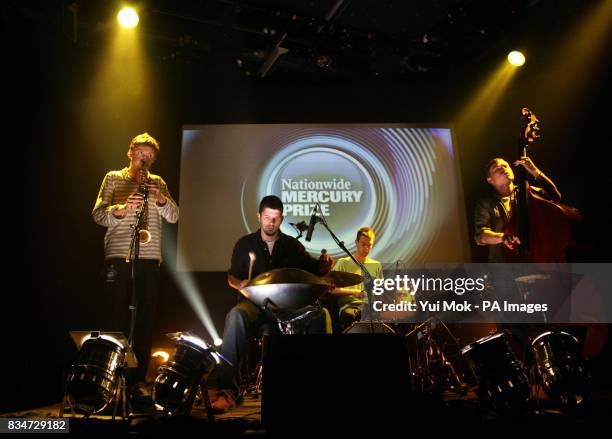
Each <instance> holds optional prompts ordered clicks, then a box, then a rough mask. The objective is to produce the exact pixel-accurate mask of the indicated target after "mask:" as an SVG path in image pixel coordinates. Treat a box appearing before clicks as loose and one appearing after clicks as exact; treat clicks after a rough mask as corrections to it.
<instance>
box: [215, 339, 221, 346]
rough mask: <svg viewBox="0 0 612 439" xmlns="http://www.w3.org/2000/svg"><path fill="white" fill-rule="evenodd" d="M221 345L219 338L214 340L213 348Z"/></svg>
mask: <svg viewBox="0 0 612 439" xmlns="http://www.w3.org/2000/svg"><path fill="white" fill-rule="evenodd" d="M222 344H223V340H222V339H220V338H216V339H215V346H221V345H222Z"/></svg>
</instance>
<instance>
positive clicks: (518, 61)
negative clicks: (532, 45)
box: [508, 50, 525, 67]
mask: <svg viewBox="0 0 612 439" xmlns="http://www.w3.org/2000/svg"><path fill="white" fill-rule="evenodd" d="M508 62H509V63H510V64H512V65H513V66H516V67H520V66H522V65H523V64H525V55H523V54H522V53H521V52H519V51H518V50H513V51H512V52H510V53H509V54H508Z"/></svg>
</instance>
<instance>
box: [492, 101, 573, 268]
mask: <svg viewBox="0 0 612 439" xmlns="http://www.w3.org/2000/svg"><path fill="white" fill-rule="evenodd" d="M521 118H522V120H523V122H524V124H523V126H522V127H521V133H520V135H519V139H518V154H519V157H521V158H523V157H529V156H528V148H529V147H530V146H531V145H533V144H534V143H535V142H536V141H537V140H538V139H540V137H541V128H540V121H539V120H538V118H537V117H536V116H535V114H534V113H533V112H532V111H531V110H529V109H528V108H523V109H521ZM516 183H517V189H516V190H517V201H518V202H517V205H516V209H517V212H515V213H514V214H513V215H512V219H511V221H510V222H509V224H508V225H507V226H506V228H505V229H504V233H508V234H511V235H513V236H517V237H518V238H519V239H520V241H521V244H520V245H518V246H517V247H516V249H514V250H508V251H507V254H506V261H508V262H531V263H538V262H557V263H563V262H568V258H567V255H568V250H570V249H571V248H572V247H574V246H575V245H576V243H575V242H574V240H573V237H572V224H573V223H576V222H578V221H581V219H582V216H581V214H580V212H579V211H578V209H576V208H574V207H570V206H566V205H564V204H562V203H560V202H558V201H554V200H550V199H548V198H545V197H544V196H543V195H542V194H540V193H538V192H537V191H535V190H534V189H533V188H532V187H531V185H530V184H529V182H528V181H527V172H526V170H525V168H524V167H522V166H519V168H518V170H517V178H516Z"/></svg>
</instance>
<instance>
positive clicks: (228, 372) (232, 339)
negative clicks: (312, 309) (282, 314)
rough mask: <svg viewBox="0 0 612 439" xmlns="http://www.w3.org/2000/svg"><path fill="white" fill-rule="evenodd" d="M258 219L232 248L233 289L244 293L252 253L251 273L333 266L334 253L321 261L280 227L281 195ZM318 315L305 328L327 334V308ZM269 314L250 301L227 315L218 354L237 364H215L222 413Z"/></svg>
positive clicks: (232, 400) (266, 202)
mask: <svg viewBox="0 0 612 439" xmlns="http://www.w3.org/2000/svg"><path fill="white" fill-rule="evenodd" d="M257 220H258V222H259V224H260V225H261V228H260V229H259V230H257V231H256V232H255V233H251V234H249V235H246V236H243V237H242V238H240V239H239V240H238V242H236V244H235V246H234V251H233V254H232V265H231V268H230V269H229V271H228V274H227V281H228V283H229V285H230V286H231V287H232V288H235V289H236V290H238V291H240V290H242V289H243V288H244V287H246V285H247V284H248V282H249V279H248V277H249V264H250V257H249V253H251V252H252V253H254V254H255V261H254V263H253V267H252V271H251V276H252V277H256V276H257V275H259V274H261V273H264V272H266V271H270V270H273V269H275V268H299V269H302V270H306V271H309V272H311V273H314V274H318V275H323V274H326V273H327V272H328V271H329V269H330V268H331V266H332V264H333V259H332V258H331V257H330V256H328V255H322V256H321V258H320V259H315V258H313V257H312V256H311V255H310V254H308V253H307V252H306V250H305V249H304V246H303V245H302V244H301V243H300V242H299V241H298V240H297V239H295V238H293V237H292V236H288V235H285V234H284V233H282V232H281V231H280V226H281V223H282V222H283V203H282V201H281V200H280V198H278V197H276V196H274V195H269V196H266V197H264V198H263V199H262V200H261V202H260V204H259V212H258V213H257ZM315 314H316V315H313V316H311V317H310V318H309V320H308V323H307V327H306V332H309V333H325V332H329V331H330V330H331V323H330V319H329V315H328V314H326V311H325V310H324V309H321V310H320V312H318V313H315ZM269 317H270V316H269V315H266V313H265V312H264V311H263V310H262V309H260V308H258V307H257V306H256V305H255V304H253V303H252V302H251V301H249V300H246V299H245V300H242V301H241V302H240V303H238V304H237V305H236V306H234V307H233V308H232V309H231V310H230V312H229V313H228V314H227V316H226V318H225V328H224V330H223V344H222V345H221V348H220V353H221V354H222V355H223V356H224V357H225V358H227V359H228V360H229V361H230V362H231V363H232V364H233V367H232V366H230V365H228V364H227V363H225V362H221V363H220V364H219V366H218V368H217V393H216V399H215V400H214V401H213V409H214V410H215V411H217V412H223V411H225V410H228V409H231V408H233V407H234V406H235V405H236V401H237V399H238V397H239V383H240V362H241V360H243V357H244V353H245V352H246V349H247V343H248V339H249V336H254V335H256V333H257V330H258V328H260V327H261V325H263V324H264V323H267V322H272V323H274V322H273V321H271V320H270V318H269ZM328 328H329V329H328Z"/></svg>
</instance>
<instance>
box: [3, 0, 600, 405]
mask: <svg viewBox="0 0 612 439" xmlns="http://www.w3.org/2000/svg"><path fill="white" fill-rule="evenodd" d="M43 3H44V2H40V3H39V2H7V3H6V4H5V5H4V6H3V28H4V33H5V39H4V46H5V48H6V49H7V53H8V54H9V58H8V61H7V59H6V58H5V62H4V65H5V68H6V69H8V73H9V74H10V77H9V79H8V80H7V81H5V89H6V92H7V93H6V94H5V96H6V98H5V100H4V107H5V111H4V113H5V114H7V115H8V116H7V118H6V119H5V123H6V126H5V139H4V142H3V144H4V148H5V151H7V152H8V153H9V154H8V155H9V160H6V161H5V166H6V168H7V169H6V171H7V172H6V174H8V173H9V172H11V171H12V172H14V173H15V174H16V175H15V176H14V177H11V178H10V179H9V178H7V180H8V181H6V182H5V183H11V184H10V186H5V191H4V195H5V209H6V211H5V212H6V213H5V216H6V217H7V218H9V219H10V220H11V223H12V221H15V222H16V223H17V224H16V225H15V227H14V229H11V230H7V231H5V234H7V235H9V237H12V238H13V239H15V242H14V244H8V241H7V246H8V247H9V248H10V250H9V249H7V250H9V252H12V249H13V248H15V247H16V248H18V251H17V257H16V258H11V259H12V260H13V261H15V260H16V264H15V265H16V266H15V267H13V266H12V264H11V266H10V268H8V269H6V272H5V276H6V277H5V278H6V279H7V280H9V281H10V283H11V284H12V286H8V285H9V282H6V281H5V285H6V286H5V288H4V290H5V292H4V294H5V296H6V297H7V301H6V302H5V303H4V304H3V307H2V309H3V320H4V321H5V322H12V323H11V324H10V325H9V327H8V328H7V329H8V331H7V332H5V340H6V342H5V350H6V352H8V355H9V361H8V362H7V363H8V364H9V366H10V371H11V374H10V375H8V377H9V389H5V390H3V391H2V395H3V396H2V399H1V406H0V409H1V410H3V411H5V412H6V411H9V410H18V409H24V408H29V407H36V406H41V405H44V404H50V403H54V402H57V401H59V400H60V397H61V394H62V386H63V380H64V373H65V371H66V368H67V366H68V365H69V364H70V361H71V360H72V359H73V358H74V354H75V349H74V348H73V346H72V342H71V340H70V338H69V336H68V331H69V330H71V329H93V328H96V326H97V324H98V323H97V322H99V321H100V319H101V317H102V316H101V315H99V308H98V306H97V304H98V298H99V297H100V295H101V294H102V292H103V287H104V284H103V278H102V267H103V236H104V229H103V228H102V227H99V226H97V225H96V224H95V223H94V222H93V220H92V218H91V214H90V212H91V209H92V207H93V203H94V201H95V197H96V195H97V191H98V189H99V185H100V183H101V180H102V177H103V176H104V174H105V173H106V172H107V171H108V170H110V169H120V168H121V167H123V166H125V165H126V164H127V158H126V156H125V153H126V150H127V145H128V143H129V140H130V139H131V138H132V137H133V136H134V135H136V134H137V133H140V132H144V131H148V132H149V133H151V134H152V135H153V136H155V137H156V138H157V139H158V140H159V141H160V142H161V154H160V156H159V158H158V161H157V163H156V164H155V169H154V172H155V173H157V174H159V175H161V176H163V177H164V179H165V180H166V181H167V183H168V185H169V188H170V190H171V193H172V194H173V196H174V198H175V199H176V200H177V201H178V203H179V206H180V201H181V197H180V192H179V187H178V182H179V162H180V145H181V132H182V126H183V125H184V124H213V123H214V124H219V123H380V124H384V123H399V122H407V123H436V122H454V121H455V119H456V118H457V115H458V114H460V113H461V110H462V108H463V107H464V106H465V105H466V103H467V102H469V101H470V99H471V97H472V96H473V95H474V94H475V93H476V92H477V90H478V89H479V87H481V86H482V84H483V82H484V81H485V78H486V77H488V76H489V74H490V72H491V71H492V70H493V69H494V68H495V66H496V65H497V64H498V63H499V61H500V60H503V57H504V56H505V54H506V53H507V51H508V50H509V49H510V48H512V47H514V46H513V44H518V43H520V44H521V45H522V47H527V48H528V49H529V50H528V58H527V64H526V66H525V67H524V68H523V69H522V70H521V71H519V72H518V73H517V74H516V76H515V77H514V78H513V80H512V82H511V83H510V85H509V87H508V89H507V90H506V91H505V93H503V94H502V95H501V97H500V99H499V101H498V102H497V103H496V105H495V107H494V109H493V111H492V114H491V117H489V118H487V119H486V120H485V121H483V123H482V124H479V123H474V124H468V125H466V124H464V125H462V126H457V130H456V131H455V139H456V141H457V144H458V148H459V152H460V163H461V173H462V176H463V190H464V193H465V206H466V212H467V215H468V222H469V224H470V227H471V225H472V218H471V217H472V211H473V207H474V203H475V200H476V199H477V198H478V197H480V196H481V195H482V194H483V193H484V190H485V189H486V185H485V184H484V182H483V175H484V167H485V166H486V163H487V162H488V160H489V159H490V158H492V157H495V156H504V157H514V151H515V138H516V135H517V128H518V127H519V121H518V113H519V109H520V108H521V107H522V106H529V107H531V108H532V109H533V110H534V111H536V112H537V114H538V115H539V117H540V119H541V120H542V121H543V129H544V140H543V142H542V143H541V144H540V145H538V147H537V148H534V150H533V152H532V156H533V159H534V162H535V163H536V164H537V165H538V166H540V167H541V168H542V169H543V170H544V172H545V173H546V174H547V175H550V176H552V177H553V178H554V180H555V182H556V183H557V185H558V187H559V188H560V190H561V192H562V193H563V195H564V199H565V201H566V203H567V204H570V205H573V206H576V207H578V208H579V209H581V211H582V212H583V213H584V215H585V216H586V218H587V220H588V221H589V224H590V225H591V226H590V228H589V229H588V230H589V231H590V232H591V233H592V240H591V241H592V242H593V244H594V246H595V249H594V252H593V253H592V256H591V259H590V260H592V261H610V259H611V258H610V256H609V253H608V252H609V249H610V248H611V247H610V245H609V244H610V233H609V231H608V230H607V229H608V227H609V224H611V223H612V221H611V220H612V218H611V216H610V213H609V212H610V210H611V209H610V207H611V206H610V195H609V193H608V192H609V191H608V188H609V185H610V161H609V159H608V156H609V154H608V149H609V148H610V145H611V142H610V135H611V133H610V128H611V127H610V122H611V119H610V109H609V102H610V101H609V97H610V85H609V69H608V67H609V61H610V53H612V50H610V49H612V47H610V44H609V43H610V41H612V38H609V39H607V43H606V44H607V47H604V48H603V49H602V50H601V52H600V53H601V54H606V56H607V58H603V59H601V60H600V61H599V65H598V67H597V68H596V69H593V70H590V71H585V73H584V76H583V77H582V80H583V82H586V83H581V84H580V87H578V88H577V90H580V94H579V96H577V97H575V98H574V96H573V94H572V93H573V89H572V87H573V84H566V83H563V81H561V82H559V81H556V78H557V77H558V75H561V74H563V68H562V66H557V65H551V64H550V63H548V62H544V61H546V60H549V59H550V55H551V52H553V51H554V52H559V51H560V50H561V49H560V48H559V47H557V46H556V42H557V41H559V40H561V39H566V38H567V37H568V35H567V30H568V29H570V28H571V25H572V24H573V23H574V21H573V20H574V19H575V17H576V16H577V15H579V13H581V12H584V11H585V10H587V9H588V7H590V6H593V4H596V3H597V2H584V3H586V5H584V6H582V5H581V2H576V1H570V2H567V3H568V5H567V6H565V7H564V8H561V7H560V8H556V7H553V5H552V3H554V2H541V3H539V6H540V8H539V9H538V8H536V9H534V10H530V11H528V12H529V14H524V17H527V16H529V17H531V18H525V20H526V21H525V22H524V23H523V24H521V25H520V26H519V25H513V26H512V27H510V28H509V29H506V33H505V34H504V37H503V38H498V39H494V40H493V41H492V42H491V45H493V43H495V44H498V46H497V47H492V46H489V47H488V48H487V51H486V52H483V53H482V54H481V55H482V56H479V57H472V58H469V59H466V61H465V62H454V63H452V64H449V65H448V68H439V69H436V70H431V74H418V73H415V74H406V75H399V74H398V75H394V74H386V73H385V72H384V71H383V72H382V73H381V74H380V75H377V74H371V72H370V73H368V74H362V73H360V72H357V73H354V74H346V75H344V74H337V75H335V74H329V75H328V74H319V73H313V72H311V71H309V70H306V71H303V72H294V71H291V70H289V69H281V68H279V69H278V71H276V72H272V73H271V74H270V76H269V77H266V78H263V79H262V78H257V77H256V75H250V76H247V75H245V72H244V71H243V70H241V69H239V68H237V67H236V61H235V59H234V58H232V57H229V56H225V53H226V52H224V51H222V49H227V47H221V48H214V47H213V49H212V50H211V51H210V52H209V53H208V54H207V56H206V57H205V59H204V60H202V59H198V60H196V61H194V60H189V59H179V58H180V57H174V58H173V57H171V56H168V55H167V54H164V53H162V52H163V51H162V50H160V49H159V48H158V47H157V46H156V45H155V44H154V43H155V41H157V40H155V39H154V38H151V39H149V40H147V43H146V44H145V45H144V52H145V56H146V57H148V63H147V66H148V69H149V71H148V74H149V86H150V87H151V90H150V92H149V94H148V100H147V102H146V104H145V103H142V102H141V104H142V105H139V104H137V102H138V101H139V99H140V98H139V95H138V93H134V94H132V95H130V96H129V98H130V99H131V100H133V101H134V102H136V104H133V105H132V104H130V105H126V106H121V105H118V106H116V107H103V106H98V107H96V105H95V102H92V101H91V93H90V87H91V82H92V78H93V77H94V76H95V73H96V71H97V69H99V68H100V63H101V62H102V61H101V59H100V58H101V57H102V56H103V54H104V53H105V50H104V44H103V43H102V42H101V41H103V40H104V33H101V34H100V35H96V36H95V38H94V37H91V36H90V38H89V39H86V37H85V36H82V37H80V38H82V39H81V40H79V42H78V43H74V42H73V41H72V40H71V39H70V38H67V37H66V36H65V34H64V33H63V32H62V30H61V16H60V11H61V10H62V8H65V7H66V5H67V4H68V3H67V2H49V4H50V5H51V6H48V5H44V4H43ZM94 3H96V2H94ZM109 3H112V2H109ZM161 3H164V2H161ZM230 3H231V2H230ZM518 3H521V2H518ZM536 3H538V2H536ZM374 4H375V3H372V7H375V6H374ZM521 4H522V3H521ZM572 8H573V9H572ZM554 11H557V12H554ZM111 12H112V11H111ZM523 12H524V11H523ZM538 18H540V20H538ZM92 22H93V21H92ZM220 32H221V31H220ZM96 38H97V39H96ZM219 44H220V43H219ZM227 44H228V45H230V44H231V43H230V42H228V43H227ZM602 44H604V43H602ZM604 46H605V44H604ZM493 49H495V50H493ZM176 50H177V51H180V49H176ZM496 51H497V52H496ZM372 56H374V55H372ZM381 63H382V61H381ZM442 67H443V66H442ZM121 68H122V69H126V71H127V70H130V69H132V68H134V66H133V65H130V64H129V63H128V64H125V65H123V66H121ZM559 83H561V84H562V86H561V85H559ZM566 95H571V96H572V99H569V98H567V99H566ZM130 102H132V101H130ZM93 108H97V110H95V111H96V112H93V113H92V109H93ZM6 134H8V136H6ZM202 171H203V172H206V170H205V169H203V170H202ZM14 185H16V186H17V190H16V191H15V190H14V189H13V186H14ZM203 190H207V189H206V188H203ZM208 190H214V188H210V189H208ZM15 199H17V201H15ZM13 230H14V232H13ZM202 233H206V230H202ZM164 234H165V235H164V239H165V240H166V242H168V240H175V239H176V225H170V226H167V225H166V226H165V229H164ZM470 236H471V232H470ZM233 244H234V243H233V242H231V240H228V242H227V245H228V246H232V245H233ZM471 250H472V259H473V260H474V261H484V260H485V258H486V254H485V250H484V249H482V248H476V246H474V245H473V243H472V249H471ZM202 251H205V249H203V250H202ZM228 264H229V261H228ZM174 265H175V261H173V260H168V261H166V263H165V264H164V268H163V270H162V280H161V296H160V302H159V308H158V310H159V313H158V314H159V323H158V325H157V331H156V334H157V335H156V343H155V344H156V345H162V344H165V345H166V346H167V345H168V343H167V342H165V340H164V336H163V334H164V333H165V332H171V331H177V330H186V329H190V328H191V329H194V330H196V331H197V332H199V333H201V334H202V335H207V334H205V332H204V329H203V327H202V325H201V323H200V322H199V321H198V319H197V318H196V316H195V314H194V313H193V311H192V310H191V309H190V307H189V305H188V304H187V302H186V301H185V299H184V298H183V295H182V294H181V292H180V291H179V289H178V287H177V285H176V284H175V283H174V281H173V278H172V276H170V275H169V271H171V270H174ZM195 277H196V279H197V283H198V286H199V287H200V289H201V294H202V295H203V296H204V297H205V298H206V301H207V304H208V307H209V310H210V313H211V315H212V318H213V320H214V323H215V326H216V328H217V330H218V331H219V333H222V330H223V319H224V316H225V313H226V312H227V310H228V309H229V308H230V307H231V306H232V305H233V304H234V303H235V302H236V293H235V292H233V291H232V290H230V289H229V287H228V286H227V285H226V281H225V273H195ZM605 358H606V359H607V360H606V361H609V350H608V352H607V353H606V354H605ZM6 377H7V376H6V375H5V378H6Z"/></svg>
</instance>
